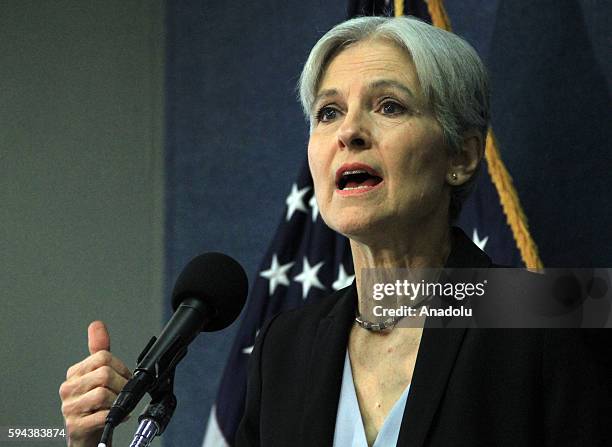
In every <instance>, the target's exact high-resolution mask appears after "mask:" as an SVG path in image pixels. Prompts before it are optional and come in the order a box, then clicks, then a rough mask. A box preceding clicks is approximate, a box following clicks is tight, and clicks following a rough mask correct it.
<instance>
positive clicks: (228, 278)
mask: <svg viewBox="0 0 612 447" xmlns="http://www.w3.org/2000/svg"><path fill="white" fill-rule="evenodd" d="M247 292H248V280H247V276H246V274H245V272H244V269H243V268H242V266H241V265H240V264H239V263H238V262H237V261H235V260H234V259H232V258H230V257H229V256H227V255H224V254H222V253H205V254H202V255H199V256H197V257H196V258H194V259H193V260H192V261H191V262H189V264H187V266H185V268H184V269H183V271H182V272H181V274H180V275H179V277H178V279H177V280H176V283H175V285H174V290H173V292H172V308H173V309H174V314H173V315H172V318H171V319H170V321H168V323H167V324H166V326H165V327H164V329H163V330H162V332H161V334H160V335H159V337H157V338H156V337H153V338H152V339H151V340H150V341H149V343H148V344H147V346H146V347H145V348H144V350H143V351H142V353H141V354H140V356H139V357H138V360H137V365H138V366H137V367H136V369H135V371H134V375H133V377H132V378H131V379H130V380H129V381H128V382H127V383H126V385H125V386H124V387H123V389H122V390H121V392H120V393H119V395H118V396H117V399H116V400H115V402H114V403H113V405H112V407H111V409H110V412H109V413H108V415H107V417H106V425H107V426H109V428H110V430H109V431H110V432H111V433H112V428H114V427H116V426H117V425H119V423H120V422H121V421H123V419H125V417H126V416H127V415H128V414H129V413H130V412H131V411H132V410H134V408H135V407H136V405H138V402H140V400H141V399H142V397H143V396H144V395H145V394H146V393H147V392H151V391H152V390H155V388H156V387H157V386H158V385H161V384H162V383H165V381H166V379H168V377H169V376H171V375H172V374H173V373H174V367H175V366H176V365H177V364H178V363H179V362H180V361H181V359H182V358H183V357H184V356H185V354H187V347H188V345H189V343H191V342H192V341H193V339H194V338H195V337H196V336H197V335H198V334H199V333H200V332H202V331H205V332H212V331H218V330H221V329H223V328H225V327H227V326H229V325H230V324H231V323H232V322H233V321H234V320H235V319H236V318H237V317H238V315H240V312H241V311H242V308H243V306H244V303H245V300H246V296H247ZM101 445H104V444H102V443H101Z"/></svg>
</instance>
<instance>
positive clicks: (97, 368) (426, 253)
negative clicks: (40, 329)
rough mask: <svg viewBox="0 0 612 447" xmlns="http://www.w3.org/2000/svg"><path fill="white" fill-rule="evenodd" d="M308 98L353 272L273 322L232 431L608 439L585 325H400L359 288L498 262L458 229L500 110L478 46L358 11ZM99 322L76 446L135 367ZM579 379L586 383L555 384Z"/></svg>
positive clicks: (319, 160)
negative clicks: (494, 109)
mask: <svg viewBox="0 0 612 447" xmlns="http://www.w3.org/2000/svg"><path fill="white" fill-rule="evenodd" d="M300 96H301V101H302V105H303V107H304V111H305V113H306V115H307V117H308V119H309V121H310V127H311V134H310V141H309V145H308V157H309V164H310V169H311V173H312V177H313V180H314V184H315V192H316V198H317V203H318V206H319V209H320V212H321V215H322V217H323V219H324V220H325V222H326V223H327V224H328V225H329V226H330V227H331V228H333V229H334V230H336V231H338V232H340V233H342V234H344V235H346V236H347V237H348V238H349V239H350V242H351V249H352V255H353V261H354V265H355V272H356V284H355V285H353V286H351V287H349V288H347V289H344V290H341V291H339V292H337V293H336V294H334V295H333V296H331V297H329V298H328V299H325V300H321V301H319V302H316V303H313V304H311V305H307V306H305V307H304V308H302V309H299V310H295V311H291V312H286V313H282V314H280V315H278V316H276V317H274V318H273V319H272V320H271V321H269V322H268V323H267V324H266V325H265V327H264V328H262V330H261V331H260V334H259V337H258V341H257V343H256V347H255V349H254V351H253V355H252V359H251V366H250V367H251V371H250V376H249V386H248V393H247V402H246V408H245V413H244V418H243V420H242V423H241V425H240V428H239V430H238V434H237V439H236V444H237V445H239V446H255V445H258V446H259V445H261V446H266V447H267V446H287V445H292V446H295V445H304V446H306V445H309V446H313V445H316V446H327V445H335V446H362V445H370V446H371V445H374V446H377V447H378V446H390V445H396V444H397V445H402V446H404V445H406V446H417V445H419V446H420V445H431V446H474V445H487V446H492V445H495V446H504V445H512V446H516V445H533V446H541V445H543V444H547V443H550V444H551V445H553V444H554V445H599V444H598V443H599V442H600V441H601V442H602V444H601V445H603V441H602V440H601V439H600V438H598V436H599V434H600V433H601V431H600V430H599V428H598V427H597V424H598V422H597V421H598V419H597V418H598V416H599V415H600V414H601V413H596V411H597V410H602V407H601V406H600V407H599V408H597V406H593V405H589V404H587V403H589V402H591V403H592V402H594V401H596V400H597V392H596V391H595V390H594V389H593V386H592V385H593V383H597V380H598V375H599V374H601V371H602V370H601V369H598V368H595V367H593V368H590V369H588V368H587V369H585V368H581V367H580V366H579V365H580V364H585V363H586V364H590V365H592V364H593V358H594V356H595V354H594V353H593V352H591V351H589V350H588V349H584V345H583V344H582V341H581V339H580V337H576V336H575V335H573V334H570V333H569V332H566V333H557V334H555V335H554V336H553V335H551V334H548V333H545V332H543V331H522V332H520V334H519V336H517V333H516V332H512V331H506V332H504V331H497V332H495V334H494V335H491V334H490V333H489V332H479V331H477V330H463V329H457V330H433V329H429V328H426V329H424V330H423V329H418V328H415V329H401V330H400V329H399V328H398V329H396V328H394V324H393V323H395V321H391V322H385V323H382V324H380V323H381V322H380V321H378V322H376V321H370V320H371V318H370V316H369V315H368V313H367V312H366V309H368V308H369V304H370V303H369V302H368V297H367V294H365V293H359V292H358V291H360V290H361V289H360V287H361V283H362V277H361V271H362V269H365V268H371V267H383V268H393V267H402V268H403V267H409V268H413V267H442V266H448V267H489V266H490V265H491V261H490V259H489V258H488V257H487V256H486V255H485V254H484V253H483V252H482V251H480V250H479V249H478V248H477V247H476V246H475V245H474V244H473V243H472V242H471V241H470V240H469V239H468V238H467V237H466V236H465V235H464V234H463V233H462V232H461V231H460V230H458V229H456V228H452V227H451V226H450V222H452V221H453V220H454V219H455V218H456V217H457V215H458V213H459V211H460V208H461V203H462V201H463V200H464V198H465V196H466V194H467V193H468V192H469V190H470V188H471V185H472V184H473V182H474V179H475V176H476V174H477V171H478V167H479V164H480V162H481V160H482V156H483V148H484V139H485V135H486V130H487V125H488V119H489V104H488V91H487V78H486V73H485V70H484V68H483V66H482V63H481V61H480V60H479V58H478V56H477V55H476V53H475V52H474V50H473V49H472V48H471V47H470V46H469V45H468V44H467V43H465V42H464V41H463V40H461V39H460V38H458V37H457V36H454V35H453V34H450V33H447V32H444V31H441V30H439V29H436V28H433V27H431V26H429V25H427V24H425V23H422V22H420V21H418V20H416V19H413V18H393V19H388V18H371V17H368V18H359V19H353V20H350V21H347V22H344V23H342V24H340V25H338V26H336V27H335V28H333V29H332V30H331V31H329V32H328V33H327V34H326V35H325V36H323V37H322V38H321V40H320V41H319V42H318V43H317V45H316V46H315V47H314V48H313V50H312V52H311V54H310V56H309V58H308V61H307V62H306V65H305V67H304V70H303V73H302V76H301V80H300ZM356 315H357V317H358V318H356ZM90 331H91V334H90V335H91V337H90V340H93V342H92V343H93V344H94V345H98V346H94V347H90V349H91V351H92V353H93V355H92V356H90V357H88V358H87V359H85V360H84V361H83V362H81V363H79V364H77V365H75V366H73V367H72V368H71V369H69V371H68V375H67V376H68V377H67V381H66V382H65V383H64V384H63V385H62V387H61V389H60V394H61V396H62V401H63V413H64V416H65V418H66V425H67V428H68V431H69V433H70V437H71V440H72V444H71V445H74V446H76V445H82V446H85V445H87V446H95V445H96V441H97V439H98V437H99V430H100V428H101V427H102V425H103V420H104V416H105V411H104V409H106V408H109V406H110V404H111V403H112V400H113V398H114V396H116V394H117V393H118V391H119V390H120V388H121V387H122V386H123V384H124V383H125V380H126V378H127V377H128V376H129V372H128V370H127V368H125V366H124V365H123V363H122V362H120V361H119V360H118V359H116V358H115V357H113V356H111V355H110V354H109V353H108V352H107V350H106V349H107V346H106V344H107V343H108V336H107V334H106V331H105V329H104V328H103V326H101V325H100V324H99V323H94V324H92V326H91V327H90ZM96 331H99V334H98V335H96V334H95V332H96ZM100 348H102V350H101V351H100V352H98V353H94V352H95V351H96V350H99V349H100ZM417 354H418V355H417ZM568 358H571V359H572V360H575V361H576V362H577V363H571V362H568ZM417 359H418V361H417ZM561 368H562V369H561ZM557 369H559V371H561V372H558V371H557ZM570 384H571V386H572V387H574V389H582V390H583V391H584V394H585V395H584V396H581V397H577V395H576V394H575V393H571V392H568V393H567V394H562V393H561V394H559V390H561V389H563V388H564V387H566V386H569V385H570ZM605 391H607V392H608V393H609V385H608V388H607V389H606V390H605ZM564 398H567V401H564ZM575 408H578V409H580V413H579V414H575V413H574V409H575ZM606 411H607V412H608V413H607V414H609V407H608V408H607V409H606ZM566 418H567V419H566Z"/></svg>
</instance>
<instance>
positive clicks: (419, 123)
mask: <svg viewBox="0 0 612 447" xmlns="http://www.w3.org/2000/svg"><path fill="white" fill-rule="evenodd" d="M313 114H315V117H316V118H315V124H314V127H313V131H312V134H311V136H310V142H309V144H308V160H309V165H310V171H311V173H312V177H313V180H314V185H315V193H316V197H317V203H318V206H319V209H320V212H321V215H322V217H323V219H324V220H325V222H326V223H327V225H329V226H330V227H331V228H333V229H334V230H336V231H338V232H340V233H342V234H344V235H346V236H348V237H350V238H351V239H354V240H358V241H363V242H367V241H368V240H371V239H372V238H373V237H374V238H379V237H381V236H382V237H384V238H385V239H387V240H393V238H396V237H400V238H401V237H404V238H405V237H406V236H407V234H406V232H407V231H410V230H411V229H412V230H414V229H415V228H417V229H418V228H419V227H421V226H422V228H426V226H427V225H431V224H434V223H437V224H439V223H440V222H441V221H443V222H444V223H445V224H446V222H447V221H448V217H447V213H448V204H449V188H448V186H447V183H446V177H447V175H449V174H450V172H449V170H450V165H449V157H448V154H447V150H446V148H445V146H444V143H443V137H442V129H441V127H440V125H439V124H438V122H437V121H436V119H435V117H434V115H433V112H432V110H431V109H430V106H429V105H428V102H427V100H426V98H425V97H424V96H423V93H422V91H421V88H420V85H419V80H418V77H417V74H416V70H415V67H414V64H413V62H412V60H411V58H410V56H408V55H407V54H406V53H405V52H404V51H403V50H401V49H400V48H399V47H397V46H395V45H394V44H392V43H389V42H386V41H382V40H372V41H363V42H360V43H357V44H355V45H352V46H350V47H348V48H346V49H344V50H343V51H342V52H340V53H339V54H338V55H336V56H335V57H334V58H333V59H332V61H331V62H330V64H329V65H328V67H327V70H326V71H325V73H324V75H323V78H322V80H321V83H320V86H319V89H318V92H317V99H316V100H315V103H314V108H313Z"/></svg>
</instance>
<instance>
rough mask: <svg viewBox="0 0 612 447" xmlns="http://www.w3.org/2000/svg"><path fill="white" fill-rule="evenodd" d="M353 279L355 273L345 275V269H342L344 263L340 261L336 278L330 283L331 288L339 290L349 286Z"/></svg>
mask: <svg viewBox="0 0 612 447" xmlns="http://www.w3.org/2000/svg"><path fill="white" fill-rule="evenodd" d="M353 279H355V275H347V274H346V270H344V265H342V263H340V268H339V269H338V278H336V280H335V281H334V283H333V284H332V288H333V289H334V290H340V289H343V288H345V287H347V286H350V285H351V283H352V282H353Z"/></svg>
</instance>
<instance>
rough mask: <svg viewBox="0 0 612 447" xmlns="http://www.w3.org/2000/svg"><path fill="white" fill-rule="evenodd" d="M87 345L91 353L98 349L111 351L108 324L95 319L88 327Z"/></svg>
mask: <svg viewBox="0 0 612 447" xmlns="http://www.w3.org/2000/svg"><path fill="white" fill-rule="evenodd" d="M87 346H88V347H89V353H90V354H95V353H96V352H98V351H110V336H109V335H108V331H107V330H106V326H105V325H104V323H103V322H101V321H93V322H92V323H90V325H89V327H88V328H87Z"/></svg>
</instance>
